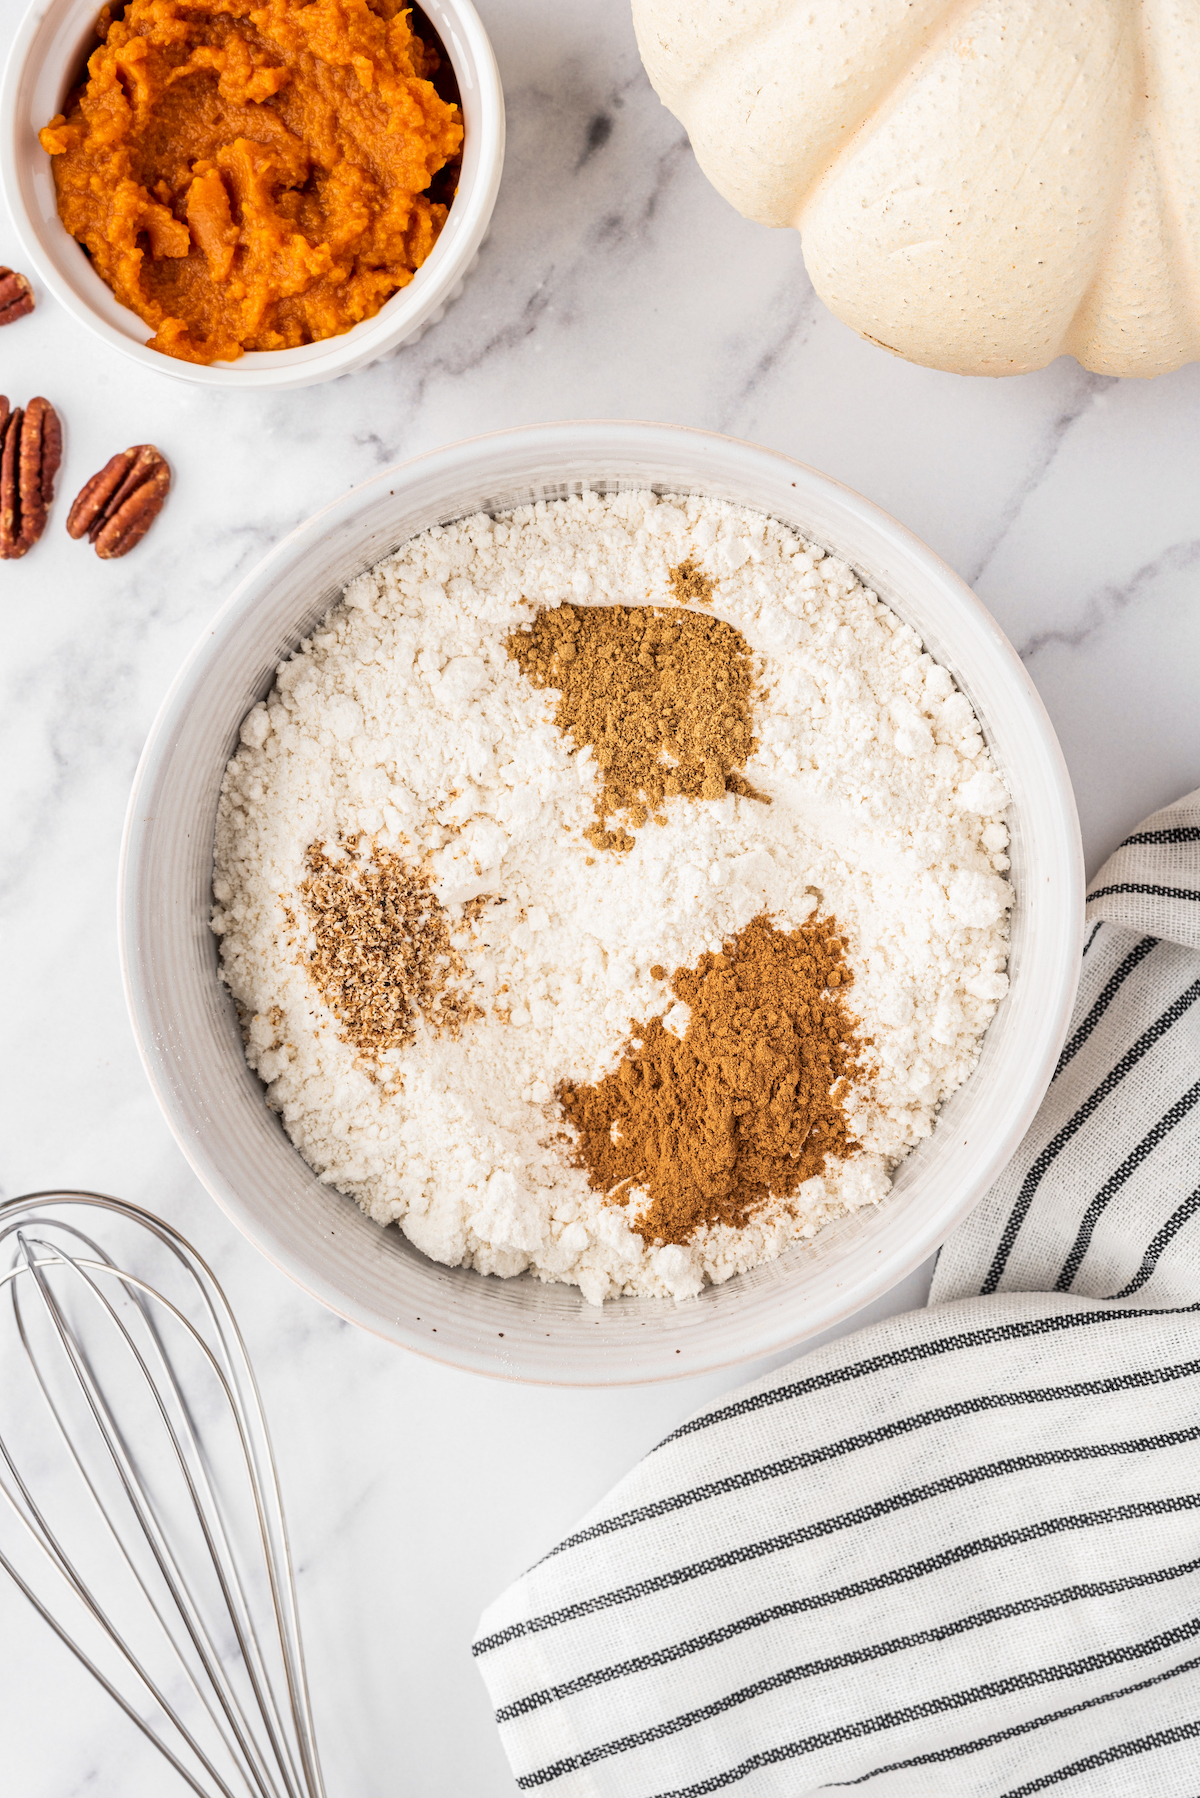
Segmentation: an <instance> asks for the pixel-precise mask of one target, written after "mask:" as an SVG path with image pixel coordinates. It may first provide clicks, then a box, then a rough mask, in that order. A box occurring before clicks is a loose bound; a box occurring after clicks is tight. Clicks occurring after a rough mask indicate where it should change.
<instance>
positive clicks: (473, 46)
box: [0, 0, 504, 391]
mask: <svg viewBox="0 0 1200 1798" xmlns="http://www.w3.org/2000/svg"><path fill="white" fill-rule="evenodd" d="M98 10H99V3H98V0H34V4H33V5H32V6H31V7H30V9H29V11H28V13H27V14H26V15H25V18H24V20H23V21H22V24H21V27H20V29H19V31H18V32H17V34H16V37H15V39H14V40H13V45H12V48H11V50H10V52H9V57H8V64H7V67H6V69H5V72H4V83H3V86H2V87H0V181H2V182H3V186H4V192H5V196H6V198H7V200H8V203H9V207H10V209H11V211H12V215H13V221H14V223H15V225H16V228H17V233H18V235H19V237H20V239H21V243H22V246H23V249H24V252H25V261H26V268H27V271H28V272H29V273H30V274H33V275H36V276H37V277H38V279H39V280H41V281H42V282H44V284H45V285H46V287H48V288H49V290H50V292H51V293H52V294H53V295H54V297H55V298H56V299H57V300H59V301H61V303H62V304H63V305H64V306H65V307H66V309H67V311H68V312H70V313H71V314H72V315H73V316H74V317H75V318H77V319H79V320H80V322H81V323H83V324H85V325H87V327H88V328H89V330H92V331H94V332H95V333H96V334H97V336H99V337H102V338H103V339H104V341H105V342H106V343H109V344H113V345H114V346H115V347H116V348H117V349H119V350H121V351H123V352H124V353H125V354H126V355H127V356H132V357H133V359H134V361H135V362H140V363H141V364H142V365H143V366H144V367H146V368H152V369H154V370H155V371H156V372H157V373H158V374H161V375H173V376H174V377H175V379H176V380H180V381H193V382H195V383H196V384H197V385H199V386H202V387H225V388H231V387H232V388H240V387H266V388H271V389H273V390H275V391H279V390H281V389H284V388H288V387H311V386H314V385H315V384H316V383H317V382H318V381H331V380H333V379H334V377H335V376H337V375H345V374H349V373H350V371H351V370H352V369H356V368H365V367H366V366H367V364H368V363H371V362H378V361H379V360H380V358H381V357H383V356H388V355H390V354H391V353H392V351H393V350H396V349H398V348H399V347H400V345H401V344H402V343H411V342H412V341H413V340H414V339H415V338H417V337H420V336H421V334H422V333H423V332H424V331H426V330H427V329H428V328H429V326H430V325H434V324H437V322H438V321H439V320H440V319H441V317H442V316H443V314H444V313H445V310H446V308H447V306H448V305H449V304H450V303H451V301H453V300H456V299H457V298H458V296H459V294H460V293H461V292H462V289H463V283H464V281H465V280H466V278H467V276H468V275H469V274H470V273H471V270H472V269H473V268H474V266H475V264H476V262H477V261H478V258H479V247H480V245H481V244H482V242H483V239H484V237H485V236H486V235H487V229H488V224H489V222H490V220H491V216H492V208H493V206H494V205H495V203H496V194H497V191H498V189H499V186H500V173H501V170H502V168H503V165H504V93H503V90H502V88H501V86H500V74H499V71H498V69H497V67H496V59H495V56H494V55H493V54H492V46H491V44H490V42H489V41H488V36H487V33H486V32H485V30H484V29H483V25H482V23H481V22H480V19H479V15H478V13H477V12H476V11H475V8H474V7H473V6H472V5H471V0H424V4H423V10H424V12H425V13H426V15H427V16H428V18H429V20H430V22H431V24H432V25H433V27H434V29H435V30H436V31H437V33H438V36H439V37H440V38H441V40H442V44H443V46H444V47H445V50H446V52H447V54H448V55H449V58H450V61H451V63H452V64H453V65H454V73H455V75H456V76H457V78H458V85H459V89H460V93H461V96H462V111H463V124H464V128H465V131H464V140H463V164H462V175H461V177H460V180H459V186H458V193H457V195H456V197H455V200H454V203H453V205H452V206H451V208H450V215H449V217H448V218H447V220H446V224H445V227H444V229H443V231H442V234H441V236H440V237H439V238H438V241H437V243H436V244H435V246H434V249H433V253H432V254H431V255H430V257H429V260H428V261H427V262H425V263H424V264H423V265H422V267H421V268H419V269H418V270H417V273H416V275H415V276H414V278H413V280H412V281H411V282H410V283H409V285H408V286H407V287H405V288H404V289H403V290H402V291H401V292H400V293H397V294H394V295H393V297H392V298H391V299H390V300H389V301H388V302H387V304H386V305H384V306H382V307H381V308H380V310H379V311H378V312H377V313H376V314H375V317H374V318H368V319H364V320H363V322H362V324H360V325H355V326H354V328H353V329H352V330H350V331H347V332H345V333H344V334H343V335H342V336H341V337H331V338H328V339H327V340H326V341H325V342H324V343H309V344H305V345H304V346H303V347H302V348H301V349H297V350H258V351H253V352H251V353H250V354H248V355H245V356H243V357H242V358H241V360H240V361H238V362H217V363H214V364H212V365H211V366H209V367H207V368H205V367H201V366H200V365H199V364H197V363H193V362H181V361H179V360H178V358H177V357H174V356H163V355H160V353H159V352H158V351H157V350H151V349H148V348H147V347H146V345H147V342H148V340H149V338H150V337H151V336H152V335H153V333H152V332H151V330H150V328H149V327H148V326H147V325H146V324H145V323H144V322H143V321H142V320H141V319H140V318H138V316H137V314H136V313H134V312H130V311H129V310H128V308H127V307H125V306H121V305H119V304H118V302H117V301H116V299H115V298H114V297H113V295H112V293H111V292H110V291H109V289H108V288H107V287H106V286H105V284H104V282H103V281H102V280H101V279H100V277H99V275H98V274H97V273H96V271H95V269H94V268H93V267H92V265H91V262H90V261H89V259H88V257H87V255H86V254H85V253H84V251H83V250H82V249H81V247H80V246H79V244H77V243H76V242H75V240H74V238H72V237H71V236H70V235H69V234H68V233H67V231H66V229H65V228H64V226H63V223H62V221H61V219H60V218H59V216H58V205H57V201H56V196H55V191H54V176H53V173H52V170H51V164H50V158H49V157H48V156H47V155H46V153H45V151H44V150H43V149H42V147H41V145H40V144H39V142H38V135H37V134H38V132H39V130H40V129H41V127H42V126H43V125H45V124H48V123H49V121H50V119H51V118H53V116H54V114H55V113H57V112H61V111H62V108H63V103H64V101H65V99H66V96H67V94H68V92H69V91H70V89H71V87H72V86H73V85H74V84H75V82H76V81H77V80H78V79H79V74H80V71H81V69H82V66H83V59H84V56H85V54H86V51H87V48H88V45H89V43H90V42H91V40H92V39H93V37H94V34H95V27H96V15H97V12H98Z"/></svg>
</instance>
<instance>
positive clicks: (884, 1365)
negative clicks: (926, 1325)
mask: <svg viewBox="0 0 1200 1798" xmlns="http://www.w3.org/2000/svg"><path fill="white" fill-rule="evenodd" d="M1183 1311H1200V1302H1198V1303H1196V1304H1194V1305H1163V1306H1161V1307H1159V1309H1158V1310H1154V1311H1151V1310H1142V1309H1140V1308H1137V1307H1135V1308H1133V1309H1131V1310H1129V1311H1064V1312H1058V1313H1056V1314H1055V1315H1054V1316H1052V1317H1030V1318H1026V1319H1025V1320H1024V1321H1023V1322H1021V1323H1008V1324H991V1325H988V1326H987V1327H986V1328H984V1329H978V1330H962V1331H960V1332H959V1334H958V1335H956V1336H935V1337H934V1338H933V1339H932V1340H931V1341H929V1342H913V1343H910V1344H909V1346H908V1347H907V1348H902V1349H888V1350H887V1351H886V1352H885V1353H884V1354H882V1355H868V1356H867V1358H866V1360H864V1361H852V1362H850V1363H849V1364H848V1365H844V1366H838V1367H830V1368H827V1369H826V1371H825V1372H824V1373H818V1374H806V1375H805V1377H804V1378H803V1379H801V1380H790V1381H789V1382H788V1384H787V1385H786V1386H771V1387H769V1388H768V1389H767V1390H766V1391H765V1392H749V1393H745V1394H744V1395H743V1396H742V1397H741V1398H735V1399H732V1400H731V1401H730V1403H729V1404H727V1405H720V1406H717V1407H714V1409H713V1410H711V1411H702V1412H701V1413H700V1415H699V1417H689V1418H688V1420H687V1422H686V1423H681V1424H680V1425H679V1426H678V1428H677V1429H674V1430H672V1431H671V1433H670V1435H669V1436H664V1437H663V1439H662V1441H661V1442H659V1443H657V1444H656V1445H655V1447H654V1448H653V1449H651V1451H650V1452H651V1454H657V1453H658V1452H659V1450H660V1449H663V1448H666V1447H667V1445H668V1444H669V1443H672V1442H678V1441H679V1440H680V1438H681V1437H683V1436H694V1435H696V1433H697V1432H698V1431H700V1430H709V1429H712V1427H713V1425H714V1424H719V1423H732V1422H733V1421H734V1420H735V1419H737V1418H740V1417H750V1416H753V1415H754V1413H756V1412H758V1411H765V1410H769V1409H770V1408H771V1407H772V1406H774V1405H782V1404H787V1403H789V1402H790V1401H791V1400H792V1399H794V1398H807V1396H808V1395H809V1393H811V1392H820V1391H823V1390H824V1389H825V1388H827V1387H829V1386H840V1385H843V1384H844V1383H845V1382H846V1381H847V1380H859V1379H862V1378H863V1377H864V1375H867V1374H873V1373H882V1372H884V1371H886V1369H888V1368H890V1367H905V1366H908V1365H910V1364H911V1363H912V1362H914V1361H929V1360H932V1359H933V1358H934V1357H935V1356H938V1355H945V1354H950V1353H957V1352H958V1351H959V1350H961V1349H973V1348H990V1347H991V1345H992V1344H993V1343H997V1342H1020V1341H1021V1340H1022V1339H1024V1338H1027V1337H1030V1336H1043V1335H1046V1334H1048V1333H1053V1332H1054V1331H1057V1330H1078V1329H1088V1328H1090V1327H1092V1326H1093V1325H1095V1324H1107V1323H1111V1322H1112V1321H1113V1320H1114V1319H1119V1320H1126V1319H1129V1318H1134V1317H1138V1318H1140V1317H1172V1316H1175V1315H1177V1314H1179V1313H1180V1312H1183ZM586 1539H587V1537H586V1532H581V1533H579V1534H576V1535H574V1536H568V1537H567V1538H566V1539H565V1541H562V1542H560V1543H559V1544H558V1546H557V1548H552V1549H551V1550H550V1553H549V1554H547V1555H545V1556H544V1557H543V1559H545V1560H547V1561H548V1560H550V1559H551V1557H552V1556H554V1555H557V1554H561V1553H562V1552H563V1550H564V1549H566V1548H573V1547H574V1546H575V1544H576V1543H577V1542H580V1541H585V1540H586ZM538 1564H539V1565H540V1564H541V1563H540V1562H539V1563H538Z"/></svg>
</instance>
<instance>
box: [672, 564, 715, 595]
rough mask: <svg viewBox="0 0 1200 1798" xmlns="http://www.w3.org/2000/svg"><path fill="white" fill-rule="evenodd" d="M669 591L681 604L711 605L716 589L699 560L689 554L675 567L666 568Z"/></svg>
mask: <svg viewBox="0 0 1200 1798" xmlns="http://www.w3.org/2000/svg"><path fill="white" fill-rule="evenodd" d="M667 574H668V576H669V577H670V581H671V591H672V593H674V595H675V597H676V599H677V600H678V601H679V603H680V605H681V606H688V605H692V606H711V604H712V602H713V594H714V593H715V591H716V589H715V587H714V586H713V584H712V582H711V581H710V580H709V578H708V576H707V575H706V574H705V572H704V570H703V568H701V566H700V564H699V562H693V561H692V559H691V557H690V556H689V557H688V559H687V561H686V562H680V564H679V566H678V567H677V568H668V569H667Z"/></svg>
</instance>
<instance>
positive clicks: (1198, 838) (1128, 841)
mask: <svg viewBox="0 0 1200 1798" xmlns="http://www.w3.org/2000/svg"><path fill="white" fill-rule="evenodd" d="M1138 843H1200V824H1177V825H1176V826H1175V828H1174V829H1173V830H1135V831H1134V833H1133V835H1132V836H1131V837H1126V838H1125V841H1124V842H1123V843H1118V845H1117V847H1118V849H1132V848H1134V847H1135V845H1137V844H1138Z"/></svg>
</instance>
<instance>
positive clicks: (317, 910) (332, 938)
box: [300, 843, 483, 1060]
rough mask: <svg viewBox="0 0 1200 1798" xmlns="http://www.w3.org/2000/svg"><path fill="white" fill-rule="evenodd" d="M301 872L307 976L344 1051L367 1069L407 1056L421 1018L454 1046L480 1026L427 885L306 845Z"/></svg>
mask: <svg viewBox="0 0 1200 1798" xmlns="http://www.w3.org/2000/svg"><path fill="white" fill-rule="evenodd" d="M307 863H308V867H309V869H310V872H309V874H308V875H307V877H306V878H305V879H304V880H302V881H301V883H300V894H301V897H302V899H303V901H304V908H305V910H306V912H307V913H308V919H309V923H310V924H311V926H312V930H313V935H314V936H315V938H316V947H315V948H314V949H313V951H312V953H311V954H310V955H309V956H308V957H307V958H306V966H307V968H308V971H309V973H310V974H311V975H312V978H313V981H314V982H315V984H316V986H317V989H318V991H319V992H320V994H321V997H322V998H323V999H324V1000H325V1002H326V1004H327V1005H328V1006H329V1007H330V1008H331V1010H332V1011H334V1012H335V1013H336V1014H337V1018H338V1022H339V1024H340V1025H341V1029H340V1031H339V1035H340V1036H341V1038H342V1041H343V1042H346V1043H350V1044H352V1045H353V1047H354V1048H356V1049H357V1050H358V1051H359V1053H360V1054H362V1055H364V1056H366V1057H367V1058H368V1059H370V1060H373V1059H375V1058H376V1057H378V1056H379V1055H381V1054H382V1053H383V1052H384V1051H385V1050H388V1049H403V1048H406V1047H407V1046H408V1044H409V1043H411V1042H412V1041H413V1039H414V1037H415V1035H416V1019H417V1016H418V1015H420V1016H421V1017H423V1018H424V1019H425V1021H426V1023H428V1024H430V1025H431V1026H432V1027H433V1028H434V1029H435V1030H437V1031H439V1032H441V1031H445V1032H447V1033H448V1034H449V1035H451V1036H455V1037H456V1036H457V1035H458V1033H459V1031H460V1030H461V1029H462V1027H463V1025H464V1024H467V1023H470V1021H471V1020H472V1019H473V1018H478V1017H482V1016H483V1013H482V1012H481V1011H480V1009H479V1007H478V1006H477V1005H476V1004H475V1003H474V1002H473V1001H472V1000H471V999H470V998H469V997H468V996H467V995H466V994H465V993H463V992H462V991H460V990H458V989H456V988H455V987H454V986H453V985H452V981H453V980H454V979H455V978H458V977H461V976H462V975H463V974H464V973H465V971H466V970H465V967H464V964H463V960H462V956H461V955H460V954H459V952H458V950H457V949H456V948H455V947H454V945H453V943H452V942H451V940H450V930H449V925H448V922H447V918H446V913H445V911H444V909H443V907H442V905H441V902H440V901H439V899H438V898H437V895H436V894H435V893H434V891H433V889H432V887H431V886H430V883H429V879H428V877H427V876H426V875H424V874H420V873H415V872H414V871H413V870H412V869H411V868H408V867H406V866H405V864H404V862H403V861H402V860H401V859H400V857H399V856H398V855H394V854H392V853H391V851H389V850H383V849H378V848H376V847H374V846H373V847H372V849H371V854H370V858H369V860H368V861H366V862H365V863H364V862H362V861H360V860H358V859H357V858H356V857H354V856H352V855H351V856H346V857H344V858H342V859H340V860H337V861H335V860H334V859H332V858H331V857H330V856H329V855H328V854H327V853H326V850H325V846H324V844H322V843H313V844H311V845H310V847H309V850H308V856H307Z"/></svg>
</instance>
